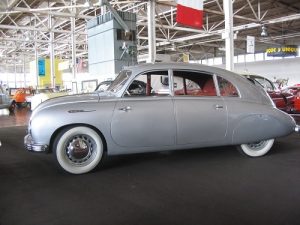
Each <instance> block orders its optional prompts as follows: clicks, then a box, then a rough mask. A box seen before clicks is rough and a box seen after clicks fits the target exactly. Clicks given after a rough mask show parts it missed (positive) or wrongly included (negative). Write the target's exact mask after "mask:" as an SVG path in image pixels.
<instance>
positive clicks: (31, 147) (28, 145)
mask: <svg viewBox="0 0 300 225" xmlns="http://www.w3.org/2000/svg"><path fill="white" fill-rule="evenodd" d="M24 147H25V149H26V150H27V151H31V152H47V151H48V147H49V146H48V145H43V144H37V143H34V141H33V139H32V137H31V135H30V134H27V135H26V136H25V137H24Z"/></svg>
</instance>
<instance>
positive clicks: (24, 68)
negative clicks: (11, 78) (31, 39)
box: [23, 54, 26, 87]
mask: <svg viewBox="0 0 300 225" xmlns="http://www.w3.org/2000/svg"><path fill="white" fill-rule="evenodd" d="M23 75H24V87H26V58H25V54H23Z"/></svg>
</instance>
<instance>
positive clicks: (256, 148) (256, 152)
mask: <svg viewBox="0 0 300 225" xmlns="http://www.w3.org/2000/svg"><path fill="white" fill-rule="evenodd" d="M273 143H274V139H269V140H264V141H260V142H255V143H249V144H242V145H240V146H238V149H239V151H240V152H242V153H243V154H245V155H247V156H249V157H260V156H263V155H265V154H267V153H268V152H269V151H270V149H271V148H272V146H273Z"/></svg>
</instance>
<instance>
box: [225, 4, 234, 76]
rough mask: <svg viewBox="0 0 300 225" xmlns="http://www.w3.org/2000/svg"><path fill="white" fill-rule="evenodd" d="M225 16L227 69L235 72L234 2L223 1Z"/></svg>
mask: <svg viewBox="0 0 300 225" xmlns="http://www.w3.org/2000/svg"><path fill="white" fill-rule="evenodd" d="M223 8H224V16H225V33H224V36H223V38H225V52H226V58H225V61H226V69H227V70H230V71H233V70H234V63H233V55H234V44H233V12H232V11H233V9H232V0H226V1H223Z"/></svg>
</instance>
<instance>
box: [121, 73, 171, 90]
mask: <svg viewBox="0 0 300 225" xmlns="http://www.w3.org/2000/svg"><path fill="white" fill-rule="evenodd" d="M169 93H170V91H169V79H168V71H154V72H149V73H145V74H141V75H139V76H137V77H136V78H135V79H134V81H133V82H132V83H131V84H130V85H129V87H128V88H127V91H126V92H125V96H167V95H169Z"/></svg>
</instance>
